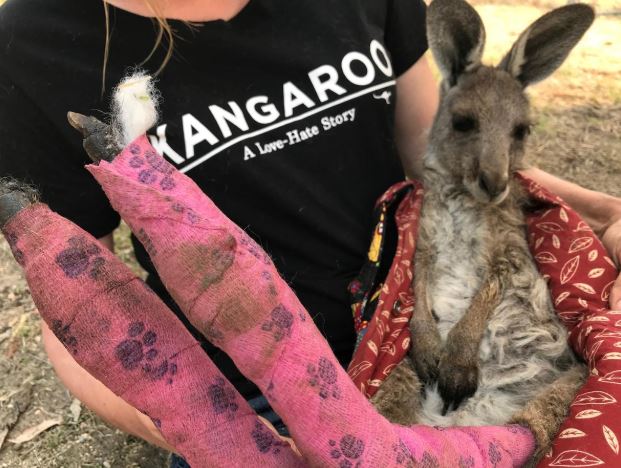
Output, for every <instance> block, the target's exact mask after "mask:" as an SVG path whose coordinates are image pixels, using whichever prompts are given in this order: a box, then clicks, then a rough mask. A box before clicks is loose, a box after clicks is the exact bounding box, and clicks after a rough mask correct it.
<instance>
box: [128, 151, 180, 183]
mask: <svg viewBox="0 0 621 468" xmlns="http://www.w3.org/2000/svg"><path fill="white" fill-rule="evenodd" d="M129 151H130V153H132V154H133V156H132V157H131V159H130V160H129V166H130V167H131V168H133V169H137V170H139V171H140V172H139V173H138V181H139V182H140V183H141V184H145V185H153V184H155V183H156V182H159V185H160V187H161V188H162V190H172V189H174V188H175V187H176V185H177V184H176V183H175V180H174V179H173V173H174V172H175V168H174V167H173V166H172V165H171V164H170V163H169V162H168V161H166V160H165V159H164V158H162V157H161V156H160V155H159V154H157V153H156V152H155V151H153V150H147V151H145V153H144V157H142V155H141V149H140V147H139V146H138V145H130V147H129Z"/></svg>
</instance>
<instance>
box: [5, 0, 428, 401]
mask: <svg viewBox="0 0 621 468" xmlns="http://www.w3.org/2000/svg"><path fill="white" fill-rule="evenodd" d="M110 13H111V17H110V27H111V42H110V54H109V61H108V72H107V74H106V80H107V83H108V89H106V91H105V93H104V94H103V96H102V92H101V87H102V63H103V51H104V38H105V30H104V25H105V23H104V11H103V6H102V1H101V0H80V1H75V0H9V1H8V2H7V3H6V4H5V5H4V6H3V7H2V8H0V142H1V144H0V175H2V176H5V175H12V176H14V177H18V178H20V179H25V180H27V181H30V182H33V183H34V184H36V185H37V186H38V187H39V188H40V189H41V191H42V197H43V200H44V201H45V202H47V203H48V204H49V205H50V206H51V207H52V209H54V210H56V211H57V212H59V213H60V214H62V215H64V216H65V217H67V218H69V219H71V220H72V221H74V222H75V223H77V224H78V225H80V226H81V227H83V228H84V229H86V230H87V231H89V232H90V233H91V234H93V235H95V236H97V237H101V236H104V235H106V234H108V233H110V232H111V231H112V230H113V229H114V228H115V227H116V226H117V225H118V222H119V218H118V215H117V214H116V213H115V212H114V211H112V209H111V208H110V206H109V204H108V202H107V200H106V198H105V196H104V194H103V192H102V191H101V189H100V188H99V186H98V185H97V184H96V183H95V181H94V179H93V178H92V177H91V176H90V175H89V174H88V173H87V171H85V170H84V168H83V165H84V164H85V163H87V162H88V161H87V158H86V156H85V153H84V152H83V150H82V148H81V138H80V136H79V135H78V134H77V133H76V132H75V131H74V130H73V129H71V128H70V127H69V125H68V124H67V123H66V118H65V115H66V112H67V111H68V110H73V111H77V112H81V113H84V114H94V115H96V116H98V117H100V118H105V113H106V111H107V110H108V109H109V102H110V94H109V93H110V86H112V85H114V84H115V83H117V82H118V81H119V80H120V79H121V78H122V76H123V75H124V74H126V73H127V71H128V69H130V68H131V67H136V66H141V67H142V68H143V69H145V70H147V71H148V72H151V73H152V72H154V71H155V70H157V69H158V68H159V66H160V64H161V61H162V58H163V51H162V49H159V50H157V51H156V52H155V53H154V54H153V55H152V57H150V59H149V60H147V61H146V62H144V60H145V58H147V56H148V54H149V51H150V50H151V49H152V47H153V45H154V43H155V40H156V35H157V30H156V28H155V27H154V25H153V22H152V21H151V20H149V19H147V18H143V17H140V16H136V15H133V14H130V13H127V12H124V11H122V10H118V9H116V8H113V7H110ZM424 18H425V6H424V3H423V2H422V0H320V1H317V0H295V1H291V0H250V2H249V3H248V5H247V6H246V7H245V8H244V9H243V10H242V11H241V12H240V13H239V15H237V16H236V17H235V18H234V19H232V20H231V21H228V22H227V21H213V22H208V23H204V24H199V25H195V26H188V25H186V24H185V23H183V22H180V21H171V25H172V27H173V28H174V29H175V31H176V34H177V39H176V41H175V49H174V56H173V58H172V60H171V61H170V63H169V64H168V65H167V66H166V68H165V69H164V70H163V72H162V73H161V74H160V75H159V76H158V78H157V87H158V89H159V90H160V91H161V95H162V104H161V119H160V123H159V125H158V126H157V127H156V128H154V129H152V130H151V131H150V132H149V134H150V138H151V141H152V143H153V144H154V146H155V147H156V149H158V151H160V152H161V153H163V154H164V156H165V157H166V158H167V159H168V160H169V161H170V162H171V163H173V164H175V165H176V166H177V167H178V168H179V169H180V170H182V171H183V172H185V173H186V174H187V175H189V176H190V177H191V178H192V179H194V180H195V181H196V182H197V184H198V185H199V186H200V187H201V188H202V189H203V190H204V192H205V193H207V194H208V195H209V196H210V197H211V198H212V199H213V200H214V202H215V203H216V204H217V205H218V206H219V207H220V208H221V209H222V211H223V212H224V213H226V214H227V215H228V216H229V217H230V218H231V219H232V220H233V221H235V222H236V223H237V224H238V225H240V226H241V227H242V228H244V229H246V230H247V232H248V233H249V234H250V235H251V236H253V237H254V238H255V239H256V240H257V241H258V242H259V243H260V244H261V245H262V246H263V247H264V248H265V249H266V250H267V251H268V252H269V253H270V255H271V256H272V258H273V260H274V262H275V264H276V266H277V268H278V270H279V271H280V272H281V274H282V275H283V277H284V278H285V279H286V280H287V281H288V282H289V284H290V285H291V286H292V288H293V289H294V290H295V291H296V293H297V294H298V296H299V298H300V300H301V301H302V303H303V304H304V305H305V306H306V307H307V308H308V310H309V312H310V314H311V316H312V317H313V318H314V320H315V322H316V324H317V326H318V327H319V329H320V330H321V332H322V333H323V334H324V335H325V336H326V337H327V339H328V341H329V342H330V344H331V346H332V348H333V349H334V352H335V353H336V355H337V357H338V358H339V360H340V361H341V363H342V364H343V365H346V364H347V362H348V361H349V359H350V357H351V353H352V350H353V345H354V338H355V337H354V330H353V324H352V318H351V312H350V309H349V306H348V297H347V292H346V287H347V284H348V282H349V281H351V279H352V278H353V277H354V275H355V274H356V273H357V272H358V270H359V269H360V267H361V265H362V262H363V261H364V259H365V253H366V250H367V247H368V242H369V238H370V233H371V219H370V217H371V212H372V207H373V204H374V202H375V200H376V199H377V197H378V196H379V195H380V194H381V193H382V192H383V191H384V190H385V189H386V188H387V187H388V186H390V185H391V184H393V183H394V182H397V181H398V180H400V179H402V178H403V173H402V170H401V166H400V164H399V161H398V158H397V155H396V150H395V147H394V141H393V123H394V122H393V121H394V104H395V98H396V96H395V91H396V88H395V76H398V75H399V74H401V73H403V72H404V71H406V70H407V69H408V68H409V67H410V66H411V65H412V64H414V63H415V62H416V61H417V60H418V59H419V57H420V56H421V55H422V54H423V52H424V51H425V50H426V47H427V44H426V40H425V33H424ZM143 62H144V63H143ZM134 243H135V247H136V251H137V256H138V259H139V261H140V263H141V264H142V265H143V266H145V268H146V269H147V270H148V271H149V272H150V273H151V276H150V279H149V284H151V285H152V286H153V287H154V289H155V290H156V291H157V292H158V293H159V294H160V295H162V296H163V297H165V298H166V299H167V300H169V298H167V297H166V294H165V291H164V289H163V287H162V285H161V283H160V282H159V280H158V279H157V277H156V276H155V275H154V274H153V268H152V266H151V265H150V263H149V262H148V258H147V256H146V254H145V252H144V250H143V249H142V248H141V246H140V245H139V244H138V243H137V242H134ZM208 352H209V354H210V355H211V356H212V359H213V360H214V361H215V362H216V364H217V365H218V366H220V367H221V368H222V369H223V370H224V372H225V373H226V374H227V375H228V376H229V378H230V379H231V380H232V381H233V383H234V384H235V385H236V386H237V387H238V389H239V390H240V391H241V392H242V393H243V394H245V395H246V396H247V397H251V396H253V395H255V394H256V389H255V388H254V387H253V386H252V385H251V384H250V383H249V382H247V381H246V380H245V379H243V378H242V377H241V376H240V375H239V374H237V372H236V371H235V370H234V367H233V365H232V363H231V362H230V361H229V360H228V358H226V356H225V355H224V354H223V353H221V352H219V351H218V350H216V349H214V348H212V347H208Z"/></svg>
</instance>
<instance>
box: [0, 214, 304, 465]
mask: <svg viewBox="0 0 621 468" xmlns="http://www.w3.org/2000/svg"><path fill="white" fill-rule="evenodd" d="M3 233H4V234H5V236H6V238H7V239H8V241H9V243H10V245H11V248H12V250H13V253H14V255H15V258H16V259H17V260H18V261H19V262H20V264H21V265H22V266H23V268H24V271H25V273H26V278H27V280H28V284H29V285H30V290H31V293H32V297H33V299H34V301H35V303H36V305H37V307H38V309H39V312H40V314H41V316H42V317H43V319H44V320H45V321H46V323H47V324H48V325H49V326H50V328H51V329H52V330H53V332H54V333H55V334H56V336H57V337H58V338H59V339H60V341H61V342H62V343H63V345H64V346H65V347H66V348H67V350H68V351H69V352H70V353H71V354H72V356H73V357H74V359H75V360H76V361H77V362H78V363H79V364H80V365H81V366H82V367H84V368H85V369H86V370H87V371H88V372H89V373H90V374H92V375H93V376H94V377H96V378H97V379H98V380H100V381H101V382H102V383H104V384H105V385H106V386H107V387H108V388H109V389H111V390H112V391H113V392H114V393H115V394H117V395H119V396H120V397H121V398H123V399H124V400H125V401H127V402H128V403H129V404H131V405H133V406H134V407H136V408H138V409H139V410H140V411H142V412H143V413H145V414H146V415H148V416H149V417H150V418H151V419H152V420H153V422H154V423H155V425H156V426H157V427H158V429H159V430H160V432H161V433H162V435H163V436H164V438H165V439H166V441H167V442H168V443H170V444H171V445H172V446H174V447H175V448H176V450H177V451H178V452H179V453H180V454H181V455H183V456H184V457H185V458H186V459H187V460H188V461H189V463H190V464H191V465H192V466H195V467H200V466H222V467H229V466H231V464H232V463H233V464H234V465H235V466H249V465H258V466H273V467H282V466H297V465H299V464H300V463H301V460H300V459H299V457H298V456H297V455H295V454H294V453H293V451H292V450H291V449H290V447H289V445H288V444H286V443H284V442H282V441H280V439H278V438H277V437H276V436H274V435H273V434H272V432H271V431H270V430H269V429H267V428H266V427H265V426H264V425H263V424H262V423H261V422H260V421H259V419H258V418H257V416H256V414H255V413H254V411H253V410H252V409H251V408H250V407H249V406H248V404H247V402H246V401H245V400H244V399H243V398H242V397H241V396H240V395H239V394H238V393H237V392H236V391H235V389H234V388H233V386H232V385H231V384H230V383H229V382H227V380H226V379H225V378H224V376H223V375H222V374H221V373H220V372H219V371H218V369H217V368H216V367H215V365H214V364H213V363H212V362H211V361H210V360H209V358H208V357H207V355H206V354H205V353H204V352H203V350H202V349H201V348H200V345H199V344H198V343H197V342H196V341H195V340H194V338H192V336H191V335H190V334H189V332H188V331H187V330H186V329H185V327H184V326H183V325H182V324H181V322H180V321H179V320H178V319H177V318H176V317H175V316H174V314H173V313H172V312H171V311H170V310H169V309H168V308H167V307H166V306H165V305H164V304H163V303H162V302H161V300H160V299H159V298H158V297H157V296H156V295H155V294H154V293H153V292H152V291H151V290H150V289H149V288H148V287H147V286H146V285H145V284H144V283H143V282H142V280H140V279H138V278H136V277H134V275H133V274H132V273H131V271H130V270H129V269H128V268H127V267H126V266H125V265H123V264H122V263H121V261H120V260H119V259H118V258H117V257H115V256H114V254H113V253H112V252H110V251H108V250H107V249H105V248H104V247H102V246H101V245H100V244H99V243H98V242H97V240H96V239H94V238H93V237H92V236H90V235H89V234H87V233H86V232H84V231H83V230H82V229H80V228H79V227H77V226H75V225H74V224H72V223H70V222H69V221H67V220H66V219H64V218H62V217H60V216H59V215H57V214H55V213H53V212H51V211H50V210H49V209H48V208H47V207H46V206H45V205H42V204H36V205H32V206H30V207H27V208H25V209H23V210H22V211H20V212H19V213H18V214H17V215H15V216H14V217H13V218H11V219H10V221H9V222H8V223H7V224H6V225H5V226H4V228H3Z"/></svg>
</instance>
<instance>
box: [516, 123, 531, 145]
mask: <svg viewBox="0 0 621 468" xmlns="http://www.w3.org/2000/svg"><path fill="white" fill-rule="evenodd" d="M528 135H530V125H528V124H520V125H516V126H515V128H514V129H513V138H515V139H516V140H519V141H522V140H524V138H526V137H527V136H528Z"/></svg>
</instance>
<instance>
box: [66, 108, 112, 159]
mask: <svg viewBox="0 0 621 468" xmlns="http://www.w3.org/2000/svg"><path fill="white" fill-rule="evenodd" d="M67 120H68V121H69V123H70V124H71V126H72V127H73V128H75V129H76V130H77V131H79V132H80V133H81V134H82V136H83V137H84V141H83V143H82V145H83V146H84V149H85V150H86V152H87V154H88V156H89V157H90V158H91V159H92V160H93V162H96V163H98V162H99V161H102V160H103V161H112V160H113V159H114V158H115V157H116V155H117V154H119V153H120V152H121V150H122V149H123V148H122V147H121V146H120V145H119V143H118V141H119V139H118V138H117V136H116V135H115V129H114V128H113V127H112V126H111V125H107V124H105V123H103V122H101V121H99V120H97V119H96V118H95V117H91V116H86V115H82V114H78V113H77V112H68V113H67Z"/></svg>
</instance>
